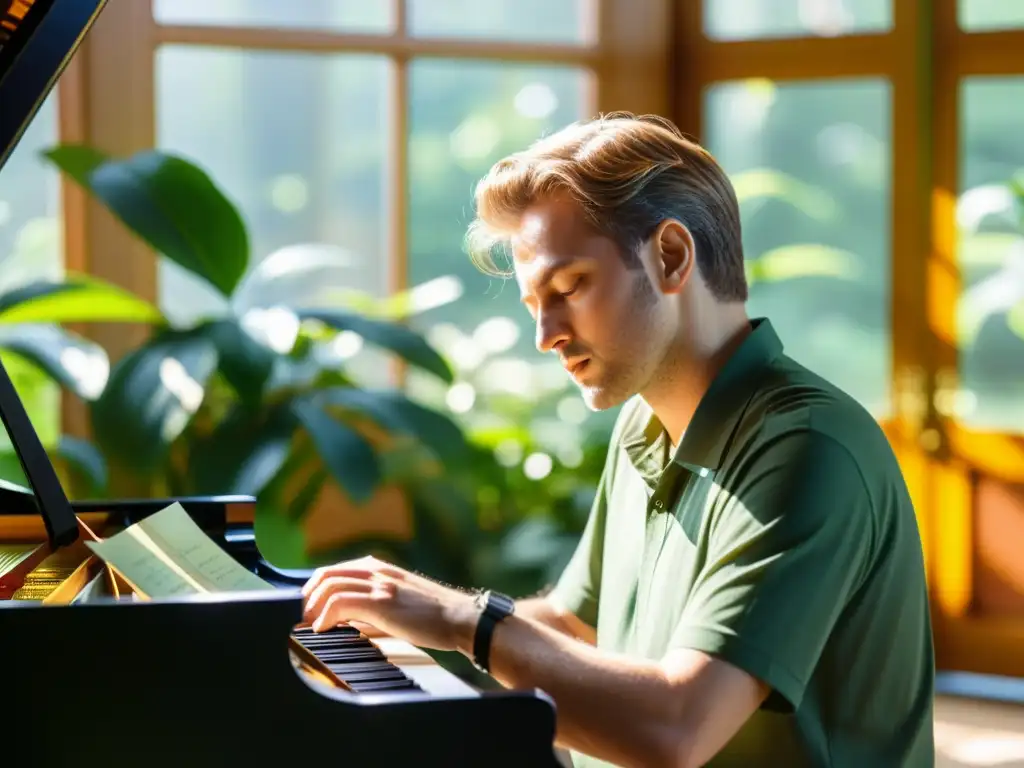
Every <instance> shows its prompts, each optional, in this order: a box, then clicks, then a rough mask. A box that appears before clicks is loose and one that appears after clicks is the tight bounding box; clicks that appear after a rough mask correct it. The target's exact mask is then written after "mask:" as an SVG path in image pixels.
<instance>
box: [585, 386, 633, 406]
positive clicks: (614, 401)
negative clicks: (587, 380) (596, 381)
mask: <svg viewBox="0 0 1024 768" xmlns="http://www.w3.org/2000/svg"><path fill="white" fill-rule="evenodd" d="M580 395H582V396H583V402H584V403H585V404H586V406H587V408H589V409H590V410H592V411H595V412H596V411H607V410H608V409H609V408H615V407H616V406H619V405H622V404H623V403H624V402H626V401H627V400H628V399H629V398H630V395H628V394H627V395H623V394H621V393H620V392H619V391H618V390H616V389H610V388H608V387H601V386H595V385H591V386H580Z"/></svg>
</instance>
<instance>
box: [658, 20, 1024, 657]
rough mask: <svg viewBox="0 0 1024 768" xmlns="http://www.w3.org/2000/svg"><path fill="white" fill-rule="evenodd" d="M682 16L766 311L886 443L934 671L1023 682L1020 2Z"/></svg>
mask: <svg viewBox="0 0 1024 768" xmlns="http://www.w3.org/2000/svg"><path fill="white" fill-rule="evenodd" d="M677 7H678V13H679V18H678V25H677V46H678V52H679V55H678V57H677V62H678V63H677V67H676V70H675V71H676V73H677V83H676V92H677V95H678V101H677V103H678V108H677V112H676V117H677V120H678V122H680V123H681V126H682V127H683V128H684V130H687V131H688V132H690V133H692V134H694V135H696V136H698V137H700V138H701V140H702V141H703V142H704V143H705V144H706V145H707V146H708V147H709V148H710V149H711V150H712V151H713V152H714V153H715V154H716V156H717V157H718V158H719V159H720V161H721V162H722V164H723V165H724V166H725V168H726V170H727V171H728V172H729V173H730V174H731V176H732V178H733V180H734V182H735V185H736V189H737V194H738V196H739V198H740V205H741V213H742V221H743V226H744V247H745V251H746V258H747V262H748V275H749V276H750V282H751V299H750V309H751V311H752V313H753V314H755V315H767V316H768V317H769V318H771V319H772V320H773V323H774V325H775V326H776V328H777V330H778V331H779V333H780V335H781V337H782V341H783V343H784V345H785V347H786V349H787V351H788V352H789V354H790V355H792V356H793V357H795V358H796V359H797V360H798V361H800V362H802V363H804V364H805V365H807V366H808V367H810V368H812V369H814V370H816V371H818V372H819V373H821V374H822V375H823V376H825V377H826V378H828V379H830V380H832V381H833V382H835V383H836V384H838V385H839V386H840V387H841V388H843V389H844V390H846V391H847V392H848V393H849V394H850V395H852V396H853V397H854V398H855V399H857V400H858V401H859V402H860V403H861V404H862V405H863V406H864V407H865V408H866V409H867V410H868V411H869V412H870V413H871V414H872V415H873V416H874V417H875V418H876V419H878V420H879V421H880V423H881V425H882V427H883V429H884V430H885V432H886V434H887V435H888V437H889V439H890V443H891V445H892V447H893V449H894V451H895V453H896V455H897V457H898V458H899V460H900V462H901V464H902V466H903V468H904V476H905V478H906V481H907V484H908V487H909V490H910V493H911V495H912V497H913V499H914V502H915V505H916V511H917V515H918V521H919V525H920V529H921V533H922V538H923V545H924V551H925V556H926V561H927V567H928V572H929V578H930V581H931V589H932V592H933V595H934V599H935V605H936V614H935V616H936V629H937V631H936V652H937V662H938V666H939V668H940V669H957V670H970V671H976V672H988V673H993V674H1003V675H1020V674H1024V664H1022V662H1021V661H1020V656H1019V652H1018V650H1017V648H1018V646H1019V639H1018V638H1019V637H1020V632H1022V631H1024V618H1022V617H1024V599H1022V598H1021V595H1024V568H1022V567H1021V565H1020V561H1019V557H1016V555H1015V554H1014V553H1015V552H1016V550H1014V549H1012V547H1010V546H1009V545H1008V544H1007V542H1010V541H1014V542H1018V541H1019V540H1020V536H1021V535H1022V534H1021V532H1022V531H1024V388H1022V387H1021V386H1020V382H1021V381H1022V380H1024V229H1022V225H1021V218H1020V211H1021V205H1022V204H1024V147H1022V145H1021V142H1020V140H1019V137H1020V135H1021V131H1020V125H1021V122H1022V121H1024V108H1022V107H1021V106H1020V105H1022V104H1024V64H1022V59H1021V58H1020V55H1019V51H1020V50H1021V46H1022V45H1024V9H1022V4H1021V3H1019V2H1017V0H799V1H798V0H703V2H700V3H692V4H689V3H685V4H679V5H678V6H677ZM824 503H827V502H824Z"/></svg>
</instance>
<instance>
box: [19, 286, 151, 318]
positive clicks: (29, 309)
mask: <svg viewBox="0 0 1024 768" xmlns="http://www.w3.org/2000/svg"><path fill="white" fill-rule="evenodd" d="M163 321H164V316H163V314H162V313H161V312H160V310H159V309H157V308H156V307H155V306H153V305H152V304H150V303H149V302H148V301H144V300H143V299H140V298H139V297H137V296H135V295H133V294H132V293H129V292H128V291H126V290H124V289H123V288H119V287H118V286H116V285H113V284H112V283H107V282H104V281H102V280H99V279H97V278H93V277H81V276H75V277H72V278H69V279H68V280H66V281H64V282H50V281H46V280H40V281H38V282H33V283H28V284H27V285H23V286H20V287H18V288H15V289H14V290H11V291H7V292H6V293H4V294H0V323H87V322H127V323H162V322H163Z"/></svg>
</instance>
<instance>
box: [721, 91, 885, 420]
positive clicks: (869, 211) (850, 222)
mask: <svg viewBox="0 0 1024 768" xmlns="http://www.w3.org/2000/svg"><path fill="white" fill-rule="evenodd" d="M889 109H890V104H889V87H888V85H887V84H886V83H885V82H882V81H874V80H868V81H864V80H858V81H828V82H827V83H826V82H821V83H799V84H787V85H778V84H775V83H771V82H766V81H747V82H735V83H726V84H722V85H719V86H717V87H715V88H712V89H711V90H710V92H709V94H708V101H707V118H708V120H707V136H706V142H707V147H708V149H709V150H710V151H711V152H712V153H714V154H715V155H716V156H717V158H718V160H719V162H721V163H722V165H723V167H724V168H725V169H726V171H727V172H728V173H729V174H730V175H731V177H732V180H733V183H734V184H735V187H736V192H737V196H738V197H739V200H740V207H741V214H742V220H743V245H744V250H745V252H746V258H747V262H748V267H747V274H748V277H749V279H750V312H751V315H752V316H755V317H756V316H766V317H768V318H770V319H771V321H772V323H773V325H774V326H775V328H776V330H777V331H778V332H779V334H780V336H781V337H782V341H783V343H784V344H785V346H786V349H787V351H788V353H789V355H790V356H792V357H793V358H795V359H796V360H797V361H798V362H800V363H802V364H804V365H806V366H808V367H809V368H811V369H813V370H814V371H816V372H817V373H819V374H820V375H822V376H824V377H825V378H827V379H829V380H830V381H832V382H833V383H834V384H836V385H837V386H839V387H841V388H842V389H844V390H845V391H846V392H848V393H849V394H850V395H852V396H853V397H855V398H856V399H857V400H859V401H860V402H861V403H862V404H863V405H864V406H865V407H866V408H868V409H869V410H870V411H871V413H872V414H873V415H874V416H875V417H876V418H879V419H881V418H885V417H887V416H888V415H889V414H890V394H889V382H890V371H891V365H890V360H889V357H890V330H889V329H890V316H889V301H890V298H889V294H890V290H889V287H890V262H889V206H890V178H889V176H890V173H889V158H890V152H891V149H890V146H891V145H890V137H889Z"/></svg>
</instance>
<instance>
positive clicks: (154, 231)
mask: <svg viewBox="0 0 1024 768" xmlns="http://www.w3.org/2000/svg"><path fill="white" fill-rule="evenodd" d="M44 154H45V156H46V157H48V158H49V159H50V160H51V161H52V162H53V163H54V164H55V165H57V167H58V168H60V169H61V170H62V171H64V172H65V173H66V174H68V175H69V176H70V177H71V178H72V179H74V180H75V181H76V182H77V183H79V184H80V185H82V186H83V187H84V188H85V189H87V190H88V191H89V192H90V193H91V194H92V195H94V196H95V197H96V198H97V199H98V200H100V201H102V202H103V203H104V205H106V206H107V208H109V209H110V211H111V212H112V213H113V214H114V215H115V216H117V217H118V218H119V219H120V220H121V221H122V222H123V223H124V224H125V225H126V226H127V227H129V228H130V229H131V230H132V231H133V232H134V233H135V234H136V235H138V236H139V237H140V238H142V239H143V240H144V241H146V243H148V244H149V245H150V246H151V247H153V248H154V249H155V250H157V251H158V252H160V253H162V254H163V255H164V256H166V257H167V258H169V259H171V260H172V261H175V262H177V263H178V264H180V265H181V266H182V267H184V268H185V269H187V270H188V271H190V272H192V273H193V274H195V275H198V276H199V277H201V278H203V279H204V280H206V281H207V282H209V283H210V284H211V285H212V286H214V287H215V288H217V290H219V291H220V292H221V293H222V294H224V295H225V296H230V295H231V293H232V291H234V289H235V286H236V285H237V284H238V281H239V280H240V279H241V277H242V275H243V274H244V273H245V270H246V268H247V267H248V265H249V236H248V233H247V232H246V229H245V224H244V223H243V221H242V217H241V215H240V214H239V213H238V210H237V209H236V208H235V206H234V205H233V204H232V203H231V202H230V201H229V200H228V199H227V197H225V195H224V193H223V192H221V191H220V189H219V188H218V187H217V186H216V185H215V184H214V183H213V181H212V180H211V179H210V177H209V176H208V175H207V174H206V172H205V171H204V170H202V169H201V168H199V167H198V166H196V165H194V164H193V163H191V162H189V161H188V160H185V159H184V158H181V157H177V156H175V155H171V154H167V153H163V152H159V151H155V150H151V151H144V152H139V153H137V154H135V155H133V156H131V157H129V158H127V159H124V160H117V159H107V158H104V157H102V156H101V155H98V154H97V153H96V151H95V150H93V149H91V148H89V147H83V146H78V145H64V146H60V147H56V148H54V149H51V150H48V151H47V152H45V153H44Z"/></svg>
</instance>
